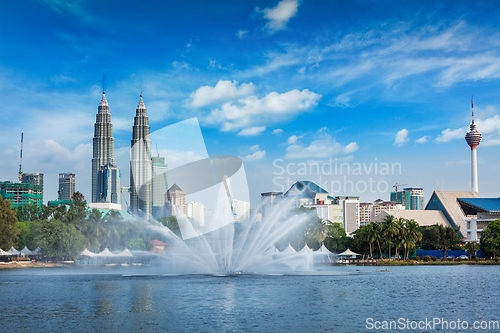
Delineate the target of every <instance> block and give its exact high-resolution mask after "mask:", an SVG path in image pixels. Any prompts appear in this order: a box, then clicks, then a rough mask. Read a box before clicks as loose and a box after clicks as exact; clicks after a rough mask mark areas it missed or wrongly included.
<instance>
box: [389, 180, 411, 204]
mask: <svg viewBox="0 0 500 333" xmlns="http://www.w3.org/2000/svg"><path fill="white" fill-rule="evenodd" d="M406 185H408V184H398V183H396V185H393V186H392V187H395V188H396V202H398V186H406Z"/></svg>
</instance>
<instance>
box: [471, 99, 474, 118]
mask: <svg viewBox="0 0 500 333" xmlns="http://www.w3.org/2000/svg"><path fill="white" fill-rule="evenodd" d="M470 105H471V107H472V123H473V124H474V96H471V97H470Z"/></svg>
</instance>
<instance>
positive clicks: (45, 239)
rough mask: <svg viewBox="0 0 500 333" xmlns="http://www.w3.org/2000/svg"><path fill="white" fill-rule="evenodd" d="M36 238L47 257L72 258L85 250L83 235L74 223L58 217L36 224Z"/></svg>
mask: <svg viewBox="0 0 500 333" xmlns="http://www.w3.org/2000/svg"><path fill="white" fill-rule="evenodd" d="M35 235H36V236H35V240H36V242H37V244H38V246H39V247H40V250H41V253H42V254H43V255H44V256H46V257H55V258H57V259H61V258H66V259H72V258H74V257H75V256H77V255H78V254H79V253H80V252H81V251H82V250H83V236H82V235H81V233H80V231H78V230H77V229H76V228H75V226H74V225H72V224H66V223H63V222H61V221H59V220H57V219H54V218H53V219H50V220H43V221H40V223H38V224H37V225H36V230H35Z"/></svg>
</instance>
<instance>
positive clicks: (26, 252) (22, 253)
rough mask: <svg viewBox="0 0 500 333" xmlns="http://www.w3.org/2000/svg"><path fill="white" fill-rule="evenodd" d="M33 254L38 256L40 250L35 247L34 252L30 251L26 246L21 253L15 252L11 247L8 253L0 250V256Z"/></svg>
mask: <svg viewBox="0 0 500 333" xmlns="http://www.w3.org/2000/svg"><path fill="white" fill-rule="evenodd" d="M33 254H35V255H37V254H40V248H39V247H37V248H36V249H35V250H34V251H31V250H30V249H28V247H26V246H25V247H24V248H23V249H22V250H21V251H18V250H16V249H15V248H14V247H11V248H10V250H8V251H4V250H2V249H0V256H26V255H33Z"/></svg>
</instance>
